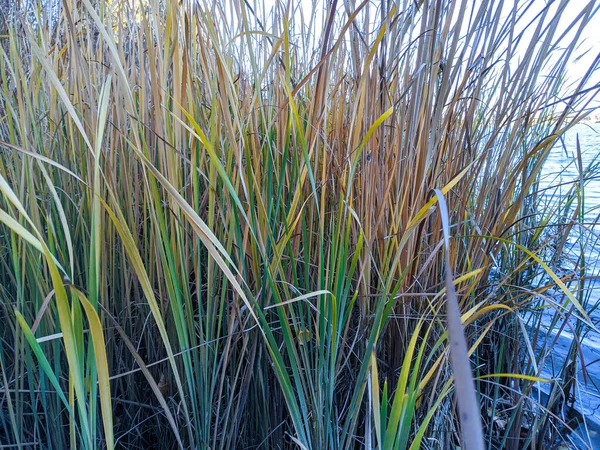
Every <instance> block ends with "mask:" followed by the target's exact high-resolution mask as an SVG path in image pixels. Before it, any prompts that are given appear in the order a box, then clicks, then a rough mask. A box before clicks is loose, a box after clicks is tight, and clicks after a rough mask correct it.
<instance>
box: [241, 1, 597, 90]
mask: <svg viewBox="0 0 600 450" xmlns="http://www.w3.org/2000/svg"><path fill="white" fill-rule="evenodd" d="M248 1H249V3H250V4H253V2H254V0H248ZM277 1H279V2H280V3H283V4H285V3H286V0H257V3H261V4H263V5H265V8H266V10H267V11H268V10H269V9H270V8H272V7H273V6H274V5H275V4H276V3H277ZM291 1H292V5H294V6H301V8H302V9H303V11H304V14H305V15H309V14H310V11H311V10H312V8H313V7H315V8H317V9H318V8H322V5H323V3H324V1H327V0H291ZM457 1H461V0H457ZM474 1H479V0H468V2H467V4H468V5H469V6H471V3H470V2H474ZM498 1H500V0H492V3H493V4H494V5H497V2H498ZM520 2H521V3H522V0H520ZM589 2H590V0H568V6H567V7H566V9H565V11H564V13H563V18H562V19H561V23H562V24H563V30H564V27H566V25H567V24H569V23H570V22H571V21H572V20H574V19H575V18H576V17H577V15H578V14H579V12H580V11H581V10H582V9H583V8H584V7H585V6H586V5H587V4H588V3H589ZM358 3H360V1H359V0H356V4H358ZM548 3H549V1H548V0H535V1H534V4H533V7H532V8H531V9H530V10H529V12H528V14H527V15H526V16H525V17H524V21H523V23H526V21H527V22H529V20H531V19H533V18H534V17H535V15H536V14H537V12H539V11H540V10H541V9H542V8H544V7H545V6H546V4H548ZM550 3H553V4H554V5H558V4H559V3H560V0H554V1H551V2H550ZM338 4H339V5H343V4H344V0H338ZM372 4H373V5H376V4H377V0H373V1H372ZM512 6H513V1H512V0H507V1H505V9H506V13H507V14H508V12H509V11H510V10H511V9H512ZM598 6H600V1H598V0H596V5H595V7H596V8H598ZM554 9H556V8H554ZM298 14H299V13H298ZM322 16H323V15H322V14H320V15H317V18H316V25H317V26H316V28H315V29H322V21H323V18H322ZM524 42H526V40H524ZM580 43H581V46H580V49H579V50H578V51H577V52H576V53H575V55H576V56H578V55H581V54H583V53H585V55H584V56H582V57H581V58H579V59H577V60H574V61H573V63H572V64H570V65H569V67H568V69H567V70H568V78H570V79H572V80H574V79H579V78H581V77H582V76H583V75H584V74H585V72H586V71H587V69H588V68H589V66H590V65H591V63H592V62H593V60H594V58H595V57H596V56H597V55H598V53H599V52H600V12H599V13H596V14H595V15H594V17H593V18H592V19H591V22H590V24H589V26H588V27H587V29H586V30H584V32H583V34H582V36H581V39H580ZM524 47H525V45H524ZM587 50H589V51H587ZM586 51H587V53H586ZM592 80H593V82H595V83H598V82H600V71H597V72H596V73H595V75H594V77H592Z"/></svg>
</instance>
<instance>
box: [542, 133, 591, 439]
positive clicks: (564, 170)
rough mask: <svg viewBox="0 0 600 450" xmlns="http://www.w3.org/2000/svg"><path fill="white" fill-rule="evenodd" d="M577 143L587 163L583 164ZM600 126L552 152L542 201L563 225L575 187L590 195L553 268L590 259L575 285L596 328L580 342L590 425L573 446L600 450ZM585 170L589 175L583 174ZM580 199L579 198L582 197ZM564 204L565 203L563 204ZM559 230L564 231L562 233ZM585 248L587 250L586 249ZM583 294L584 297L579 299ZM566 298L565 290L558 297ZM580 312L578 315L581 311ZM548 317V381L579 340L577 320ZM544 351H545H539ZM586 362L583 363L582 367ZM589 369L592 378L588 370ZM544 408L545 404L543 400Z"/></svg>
mask: <svg viewBox="0 0 600 450" xmlns="http://www.w3.org/2000/svg"><path fill="white" fill-rule="evenodd" d="M577 140H579V148H580V154H581V158H580V161H581V162H579V157H578V151H577ZM599 159H600V124H579V125H576V126H575V127H573V128H572V129H571V130H569V131H568V132H566V133H565V135H564V136H563V138H562V139H561V140H560V142H558V143H557V144H556V145H555V146H554V148H553V149H552V151H551V153H550V155H549V157H548V160H547V161H546V163H545V166H544V169H543V172H542V177H541V182H540V189H544V191H543V192H544V195H543V197H542V201H543V202H545V203H546V205H545V207H546V208H557V207H558V206H560V205H562V207H563V209H566V214H564V217H562V218H560V217H557V219H556V220H557V223H558V222H563V223H567V222H569V221H570V220H572V219H573V212H574V211H575V209H574V208H575V204H576V203H577V201H574V204H573V207H570V208H564V205H565V200H564V199H565V198H567V197H568V195H569V193H573V187H574V186H575V184H576V183H580V182H581V180H582V179H583V186H584V190H583V193H584V195H583V196H582V199H583V212H584V214H583V215H582V216H581V217H579V218H578V219H576V220H578V221H579V222H580V223H581V225H576V226H574V227H573V228H572V230H571V232H570V234H569V236H568V237H567V239H566V244H565V247H564V257H562V258H561V260H560V263H559V264H557V265H556V267H554V266H553V269H555V270H556V271H557V274H558V275H559V276H564V275H566V274H568V273H569V272H572V271H573V270H574V269H576V268H577V265H578V264H577V263H576V262H577V261H578V259H579V258H580V256H581V254H582V251H583V255H584V256H585V266H584V267H585V277H586V278H591V279H587V280H586V281H585V282H584V283H581V284H577V283H573V284H571V285H569V286H570V288H571V289H572V292H573V293H574V295H575V296H576V297H578V298H581V299H582V304H583V305H584V307H585V309H586V310H587V311H588V312H589V317H590V319H591V321H592V323H593V324H594V326H595V327H596V330H594V329H593V328H591V327H588V326H585V327H584V328H583V334H582V336H581V338H580V349H581V351H580V354H581V355H582V357H583V358H581V357H580V359H579V360H578V363H577V377H578V381H579V383H578V387H577V389H576V390H575V399H576V402H575V408H576V409H577V410H578V411H579V412H580V413H581V414H582V415H583V419H584V420H585V424H584V425H580V426H578V427H577V428H576V430H575V433H573V434H571V435H570V439H571V440H572V444H573V447H576V448H597V449H600V333H599V332H598V331H597V330H598V329H600V306H599V304H600V280H596V279H594V278H593V277H600V224H599V223H598V222H599V221H598V217H599V214H600V164H598V160H599ZM581 169H583V171H582V170H581ZM576 197H577V196H576V194H575V198H576ZM560 199H562V200H560ZM556 229H557V230H559V229H560V228H556ZM581 244H583V245H581ZM579 295H581V297H579ZM553 297H556V298H559V299H560V298H561V297H562V296H561V293H560V292H559V291H554V296H553ZM575 312H576V311H575ZM541 314H542V320H541V322H542V330H543V331H544V332H545V336H546V337H548V339H547V340H546V343H548V342H550V343H554V345H553V346H551V347H547V348H546V349H545V351H547V353H548V355H549V356H548V358H547V359H546V362H545V365H544V369H543V371H542V376H543V377H546V378H551V379H552V378H555V377H559V376H560V369H561V367H562V366H563V362H564V361H565V359H566V357H567V354H568V350H569V347H570V346H571V343H572V341H573V330H572V329H571V328H570V327H573V328H574V327H575V320H569V321H568V323H567V324H565V325H566V326H565V327H564V328H562V330H561V325H562V320H558V321H554V322H553V318H554V314H555V309H553V308H548V309H546V310H544V312H543V313H541ZM557 334H558V337H557ZM538 350H540V351H541V349H538ZM582 361H583V362H582ZM583 366H585V369H586V374H585V375H587V376H584V373H583V370H582V367H583ZM540 390H541V391H542V394H543V393H545V394H548V391H549V388H548V385H542V386H540ZM542 404H543V401H542Z"/></svg>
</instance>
